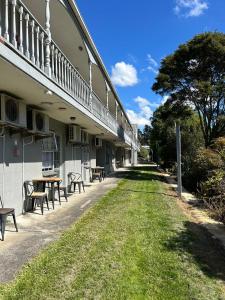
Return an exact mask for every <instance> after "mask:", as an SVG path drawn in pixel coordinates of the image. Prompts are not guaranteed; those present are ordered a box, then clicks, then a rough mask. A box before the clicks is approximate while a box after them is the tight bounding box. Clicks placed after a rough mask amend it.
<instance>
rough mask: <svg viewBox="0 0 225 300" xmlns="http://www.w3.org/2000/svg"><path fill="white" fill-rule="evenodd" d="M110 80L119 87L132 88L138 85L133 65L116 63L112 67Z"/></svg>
mask: <svg viewBox="0 0 225 300" xmlns="http://www.w3.org/2000/svg"><path fill="white" fill-rule="evenodd" d="M111 80H112V82H113V84H115V85H116V86H120V87H126V86H133V85H136V84H137V83H138V75H137V70H136V69H135V67H134V66H133V65H130V64H126V63H125V62H123V61H122V62H118V63H116V64H115V66H113V67H112V75H111Z"/></svg>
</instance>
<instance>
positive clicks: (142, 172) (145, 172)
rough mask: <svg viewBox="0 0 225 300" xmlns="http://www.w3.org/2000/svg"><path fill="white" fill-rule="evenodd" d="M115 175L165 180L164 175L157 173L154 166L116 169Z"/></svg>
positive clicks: (126, 177) (128, 177) (142, 179)
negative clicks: (126, 169)
mask: <svg viewBox="0 0 225 300" xmlns="http://www.w3.org/2000/svg"><path fill="white" fill-rule="evenodd" d="M116 177H118V178H125V179H129V180H135V181H137V180H138V181H139V180H140V181H145V180H147V181H152V180H155V181H160V182H167V181H166V178H165V176H164V175H162V174H161V173H159V171H158V170H157V168H156V167H154V166H143V167H130V168H129V169H128V171H118V172H117V174H116Z"/></svg>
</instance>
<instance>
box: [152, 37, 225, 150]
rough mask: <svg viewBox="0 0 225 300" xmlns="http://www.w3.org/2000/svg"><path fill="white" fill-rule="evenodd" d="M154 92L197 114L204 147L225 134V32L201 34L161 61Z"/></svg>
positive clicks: (153, 87)
mask: <svg viewBox="0 0 225 300" xmlns="http://www.w3.org/2000/svg"><path fill="white" fill-rule="evenodd" d="M152 89H153V91H155V92H156V93H158V94H160V95H170V96H171V99H172V101H173V102H174V103H175V104H180V103H186V104H189V105H191V106H192V107H194V108H195V109H196V111H197V113H198V116H199V120H200V126H201V130H202V133H203V136H204V141H205V146H206V147H208V146H209V145H210V144H211V142H212V140H213V139H214V138H216V137H218V136H221V135H223V134H225V116H224V114H225V101H224V98H225V34H223V33H219V32H213V33H212V32H208V33H204V34H199V35H197V36H195V37H194V38H193V39H191V40H190V41H188V42H187V43H186V44H183V45H181V46H179V48H178V49H177V50H176V51H175V52H174V53H173V54H172V55H169V56H167V57H166V58H164V59H163V60H162V62H161V66H160V69H159V73H158V75H157V77H156V81H155V83H154V84H153V86H152Z"/></svg>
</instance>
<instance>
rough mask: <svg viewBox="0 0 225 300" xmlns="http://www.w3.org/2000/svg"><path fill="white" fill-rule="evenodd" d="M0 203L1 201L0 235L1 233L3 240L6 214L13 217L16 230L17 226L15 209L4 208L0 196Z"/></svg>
mask: <svg viewBox="0 0 225 300" xmlns="http://www.w3.org/2000/svg"><path fill="white" fill-rule="evenodd" d="M0 203H1V208H0V225H1V235H2V241H4V236H5V225H6V220H7V217H8V216H12V217H13V222H14V226H15V228H16V231H17V232H18V227H17V224H16V216H15V209H14V208H4V207H3V203H2V199H1V197H0Z"/></svg>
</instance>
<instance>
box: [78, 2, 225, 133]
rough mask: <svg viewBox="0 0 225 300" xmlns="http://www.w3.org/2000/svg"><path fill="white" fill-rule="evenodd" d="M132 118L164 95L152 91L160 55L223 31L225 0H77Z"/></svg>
mask: <svg viewBox="0 0 225 300" xmlns="http://www.w3.org/2000/svg"><path fill="white" fill-rule="evenodd" d="M76 2H77V5H78V7H79V9H80V12H81V14H82V16H83V17H84V20H85V23H86V24H87V26H88V28H89V32H90V33H91V35H92V38H93V40H94V42H95V44H96V46H97V48H98V50H99V53H100V55H101V57H102V59H103V61H104V63H105V66H106V68H107V70H108V72H109V74H110V75H111V78H112V80H113V82H114V84H115V86H116V90H117V92H118V94H119V96H120V99H121V101H122V102H123V104H124V106H125V108H126V111H127V113H128V115H129V117H130V119H131V122H133V123H138V124H139V126H140V128H142V127H143V126H144V124H146V123H148V120H149V118H150V117H151V115H152V112H153V111H154V110H155V109H156V107H157V106H158V105H159V104H160V103H161V102H162V101H163V99H162V98H161V97H160V96H159V95H156V94H154V93H153V92H152V91H151V86H152V84H153V82H154V78H155V76H156V74H157V69H158V67H159V65H160V60H161V59H162V58H163V57H165V56H166V55H168V54H170V53H172V52H173V51H174V50H175V49H176V48H177V47H178V45H179V44H181V43H184V42H186V41H187V40H189V39H190V38H192V37H193V36H194V35H195V34H197V33H201V32H205V31H215V30H216V31H222V32H224V31H225V14H224V12H225V0H157V1H154V0H140V1H130V0H113V1H106V0H95V1H90V0H77V1H76Z"/></svg>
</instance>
